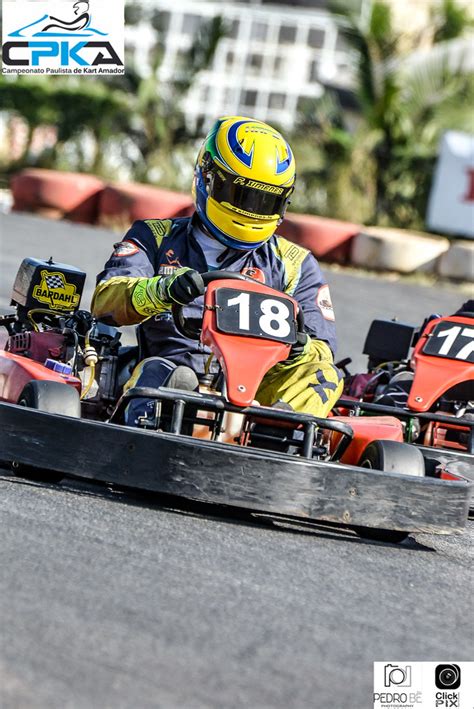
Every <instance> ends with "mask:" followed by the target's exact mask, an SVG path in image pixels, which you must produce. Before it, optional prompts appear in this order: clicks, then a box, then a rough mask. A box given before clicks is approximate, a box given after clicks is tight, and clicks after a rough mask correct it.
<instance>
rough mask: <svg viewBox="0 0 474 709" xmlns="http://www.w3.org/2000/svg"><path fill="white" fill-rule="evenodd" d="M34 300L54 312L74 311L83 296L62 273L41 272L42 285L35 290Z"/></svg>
mask: <svg viewBox="0 0 474 709" xmlns="http://www.w3.org/2000/svg"><path fill="white" fill-rule="evenodd" d="M33 298H35V299H36V300H37V301H39V302H40V303H44V304H45V305H47V306H48V307H50V308H52V309H53V310H74V309H75V308H76V307H77V306H78V305H79V301H80V299H81V296H80V295H79V293H77V292H76V286H75V285H74V284H73V283H68V282H67V281H66V278H65V276H64V274H63V273H61V272H60V271H41V283H40V284H39V285H38V286H35V287H34V288H33Z"/></svg>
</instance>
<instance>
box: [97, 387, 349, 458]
mask: <svg viewBox="0 0 474 709" xmlns="http://www.w3.org/2000/svg"><path fill="white" fill-rule="evenodd" d="M132 399H147V400H152V399H154V400H155V401H160V402H161V401H168V402H170V403H171V404H172V405H173V412H172V416H171V433H181V427H182V425H183V419H184V408H185V404H192V405H193V406H197V407H198V408H199V409H204V410H207V411H214V412H216V413H224V412H225V411H228V412H229V413H236V414H243V415H245V416H248V417H255V418H258V419H260V420H261V419H267V420H274V421H280V422H281V423H289V424H293V425H295V426H298V425H302V427H303V438H302V440H301V441H298V440H295V441H293V440H292V445H294V446H296V447H298V448H301V449H302V453H303V456H304V457H305V458H312V454H313V445H314V436H315V429H316V427H319V428H323V429H327V430H330V431H337V432H338V433H341V434H342V436H341V440H340V441H339V443H338V445H337V446H336V449H335V450H334V451H333V454H332V456H331V460H339V459H340V458H341V457H342V455H343V454H344V453H345V451H346V450H347V448H348V447H349V444H350V442H351V441H352V439H353V438H354V431H353V430H352V428H351V427H350V425H349V424H347V423H344V422H343V421H337V420H335V419H330V418H329V419H323V418H318V417H317V416H311V414H302V413H299V412H296V411H287V410H286V409H278V408H276V409H273V408H269V407H262V406H246V407H245V408H242V407H240V406H235V405H234V404H231V403H230V402H229V401H226V400H225V399H224V398H223V397H220V396H215V395H206V394H200V393H198V392H189V391H188V392H185V391H182V390H181V389H171V388H167V387H158V388H152V387H133V388H132V389H129V390H128V391H126V392H125V394H123V396H122V397H121V398H120V400H119V401H118V403H117V406H116V407H115V409H114V411H113V413H112V415H111V417H110V419H109V422H110V423H114V422H117V423H122V422H123V414H124V412H125V408H126V406H127V404H128V403H129V402H130V401H131V400H132ZM195 420H196V423H209V421H205V420H201V419H199V418H196V419H195ZM218 425H220V421H219V422H218Z"/></svg>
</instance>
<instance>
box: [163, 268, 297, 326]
mask: <svg viewBox="0 0 474 709" xmlns="http://www.w3.org/2000/svg"><path fill="white" fill-rule="evenodd" d="M201 276H202V280H203V281H204V285H205V286H207V285H208V283H211V282H212V281H223V280H232V281H247V283H248V282H249V281H250V282H251V283H255V282H256V281H255V279H254V278H250V276H244V274H243V273H237V272H236V271H208V272H207V273H201ZM183 308H184V306H183V305H179V304H178V303H174V304H173V305H172V306H171V313H172V315H173V321H174V324H175V326H176V329H177V330H178V332H180V333H181V335H183V336H184V337H187V338H188V339H189V340H199V338H200V337H201V328H202V318H187V317H185V315H184V312H183ZM296 322H297V325H298V332H303V333H304V316H303V311H302V309H301V308H298V314H297V316H296Z"/></svg>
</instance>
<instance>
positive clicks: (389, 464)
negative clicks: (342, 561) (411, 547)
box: [354, 441, 425, 544]
mask: <svg viewBox="0 0 474 709" xmlns="http://www.w3.org/2000/svg"><path fill="white" fill-rule="evenodd" d="M359 465H360V467H361V468H370V469H372V470H381V471H383V472H384V473H399V474H401V475H413V476H415V477H418V478H422V477H424V476H425V460H424V458H423V455H422V453H421V451H419V450H418V449H417V448H415V447H414V446H410V445H408V444H407V443H399V442H398V441H372V443H369V445H368V446H367V448H366V449H365V451H364V452H363V453H362V455H361V457H360V460H359ZM354 529H355V531H356V532H357V534H358V535H359V536H360V537H363V538H364V539H373V540H375V541H379V542H390V543H392V544H399V543H400V542H403V541H404V540H405V539H406V538H407V537H408V532H401V531H400V532H399V531H396V530H392V529H376V528H375V527H354Z"/></svg>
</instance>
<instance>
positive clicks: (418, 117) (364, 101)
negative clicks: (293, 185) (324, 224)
mask: <svg viewBox="0 0 474 709" xmlns="http://www.w3.org/2000/svg"><path fill="white" fill-rule="evenodd" d="M359 9H360V8H359V5H358V3H356V2H355V0H346V1H345V2H344V3H341V2H337V1H336V2H333V6H332V12H333V15H334V17H335V18H336V20H337V22H338V24H339V28H340V32H341V34H342V36H343V37H344V39H345V41H346V44H347V45H348V47H349V48H351V49H352V50H353V55H354V65H355V96H356V100H357V103H358V110H359V120H358V126H357V128H356V130H355V131H353V132H352V133H351V134H350V137H348V138H346V139H345V141H344V146H345V155H343V156H342V157H343V159H345V160H346V162H345V164H344V162H342V161H341V160H340V159H339V161H338V160H337V159H336V161H334V159H333V155H334V139H335V138H336V139H337V142H338V144H339V145H340V144H341V139H340V136H339V138H338V133H339V132H340V126H341V122H342V123H343V122H344V118H343V113H342V111H341V110H339V112H337V111H335V110H334V106H333V107H332V109H331V110H332V117H330V119H329V122H328V121H326V122H324V121H322V120H321V108H323V111H322V113H323V115H326V116H327V112H326V114H325V112H324V103H323V104H322V105H321V104H320V105H319V113H318V112H316V114H315V116H314V117H313V123H314V125H316V126H318V130H319V133H320V142H321V143H322V148H323V150H324V149H326V150H327V156H328V158H329V160H328V162H329V164H331V165H332V170H333V172H334V169H336V171H337V175H338V176H339V178H340V175H341V174H343V173H345V174H346V180H345V187H346V195H345V196H344V195H338V199H337V200H336V203H337V202H338V201H339V203H341V201H344V199H347V192H348V191H350V190H351V184H352V189H353V188H354V184H355V185H356V188H357V183H358V188H359V192H360V193H361V194H364V201H365V202H367V201H369V200H370V201H371V202H372V206H371V209H370V214H368V215H367V217H368V218H367V219H366V221H369V222H372V223H390V224H393V225H397V226H412V227H421V226H422V225H423V221H424V214H425V211H426V202H427V198H428V193H429V187H430V181H431V175H432V171H433V166H434V162H435V160H436V154H437V146H438V142H439V138H440V136H441V135H442V133H443V132H444V131H445V130H447V129H448V128H450V129H461V130H462V129H469V128H470V129H471V130H472V108H471V106H472V99H473V98H474V83H473V76H472V73H469V71H468V69H466V61H465V55H464V54H463V52H462V49H460V47H459V46H458V45H459V39H457V37H459V35H460V34H461V33H462V32H463V31H464V30H465V29H466V27H467V26H468V25H469V22H468V18H467V15H466V14H465V13H464V14H463V12H460V11H459V8H458V7H457V6H456V4H455V2H454V0H444V3H443V4H442V6H441V7H440V9H439V10H438V14H437V16H436V17H435V18H434V19H433V25H432V41H433V42H434V43H435V45H434V48H432V49H431V50H425V51H418V52H415V53H413V52H412V51H410V50H412V49H414V48H415V47H416V46H417V44H418V41H419V37H411V38H410V37H408V38H407V36H406V35H404V36H402V35H401V34H399V33H397V32H396V30H395V29H394V26H393V22H392V15H391V11H390V7H389V6H388V5H386V4H385V3H384V2H382V1H381V0H376V1H375V2H373V4H372V6H371V8H370V11H369V12H368V13H367V15H366V16H365V17H364V16H361V14H360V12H359V11H358V10H359ZM402 40H403V42H402ZM410 45H411V46H410ZM321 136H322V137H321ZM336 156H338V152H337V151H336ZM340 156H341V155H340V151H339V157H340ZM361 188H362V189H361ZM329 189H330V188H329ZM330 201H331V200H329V202H330ZM362 211H363V210H362ZM344 216H346V215H344Z"/></svg>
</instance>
